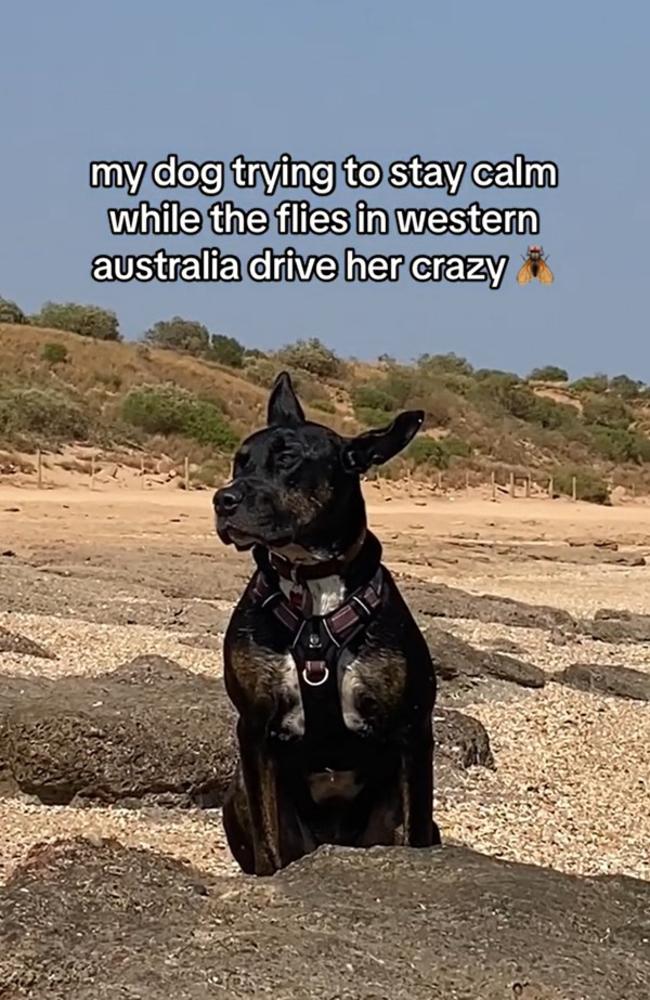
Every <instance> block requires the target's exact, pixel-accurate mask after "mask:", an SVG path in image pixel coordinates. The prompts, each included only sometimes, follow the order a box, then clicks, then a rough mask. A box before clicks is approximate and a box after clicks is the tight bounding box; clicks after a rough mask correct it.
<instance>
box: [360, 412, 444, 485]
mask: <svg viewBox="0 0 650 1000" xmlns="http://www.w3.org/2000/svg"><path fill="white" fill-rule="evenodd" d="M423 421H424V412H423V411H422V410H407V411H406V412H405V413H400V414H399V416H397V417H395V419H394V420H393V422H392V424H390V425H389V426H388V427H380V428H379V429H378V430H372V431H366V432H365V434H359V435H358V437H355V438H352V439H351V440H349V441H347V442H346V444H345V446H344V448H343V465H344V466H345V468H346V469H347V470H348V472H366V471H367V469H369V468H370V466H371V465H383V464H384V462H387V461H388V460H389V459H390V458H393V456H394V455H397V453H398V452H400V451H401V450H402V448H406V445H407V444H408V443H409V441H411V440H412V439H413V438H414V437H415V435H416V434H417V432H418V431H419V429H420V427H421V426H422V422H423Z"/></svg>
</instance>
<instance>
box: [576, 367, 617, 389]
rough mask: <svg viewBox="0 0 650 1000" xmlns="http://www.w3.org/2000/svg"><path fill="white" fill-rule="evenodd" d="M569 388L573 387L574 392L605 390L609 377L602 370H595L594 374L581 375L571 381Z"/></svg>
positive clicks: (607, 386)
mask: <svg viewBox="0 0 650 1000" xmlns="http://www.w3.org/2000/svg"><path fill="white" fill-rule="evenodd" d="M571 388H572V389H575V390H576V392H607V390H608V388H609V379H608V377H607V375H603V373H602V372H596V374H595V375H583V377H582V378H579V379H576V381H575V382H572V383H571Z"/></svg>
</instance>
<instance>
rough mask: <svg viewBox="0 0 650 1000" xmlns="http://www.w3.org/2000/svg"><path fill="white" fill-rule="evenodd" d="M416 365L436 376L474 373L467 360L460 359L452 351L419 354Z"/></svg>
mask: <svg viewBox="0 0 650 1000" xmlns="http://www.w3.org/2000/svg"><path fill="white" fill-rule="evenodd" d="M417 365H418V367H419V368H424V369H426V370H427V371H429V372H431V373H433V374H436V375H471V374H472V372H473V371H474V369H473V367H472V366H471V365H470V363H469V361H468V360H467V358H461V357H459V355H458V354H454V352H453V351H450V352H449V353H447V354H421V355H420V357H419V358H418V359H417Z"/></svg>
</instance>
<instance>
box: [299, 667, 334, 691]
mask: <svg viewBox="0 0 650 1000" xmlns="http://www.w3.org/2000/svg"><path fill="white" fill-rule="evenodd" d="M329 675H330V671H329V667H328V666H326V665H325V664H323V671H322V674H321V675H320V676H319V678H318V680H311V678H310V677H309V666H308V665H307V666H304V667H303V669H302V679H303V680H304V682H305V684H309V686H310V687H320V686H321V684H325V682H326V681H327V679H328V677H329Z"/></svg>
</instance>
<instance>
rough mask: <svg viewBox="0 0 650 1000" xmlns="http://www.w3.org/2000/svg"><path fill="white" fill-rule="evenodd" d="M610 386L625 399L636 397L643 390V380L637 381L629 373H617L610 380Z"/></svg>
mask: <svg viewBox="0 0 650 1000" xmlns="http://www.w3.org/2000/svg"><path fill="white" fill-rule="evenodd" d="M609 388H610V390H611V391H612V392H615V393H616V395H617V396H622V397H623V399H634V398H635V396H638V395H639V394H640V393H641V392H642V391H643V388H644V386H643V382H637V381H636V380H635V379H633V378H630V376H629V375H615V376H614V378H611V379H610V380H609Z"/></svg>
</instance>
